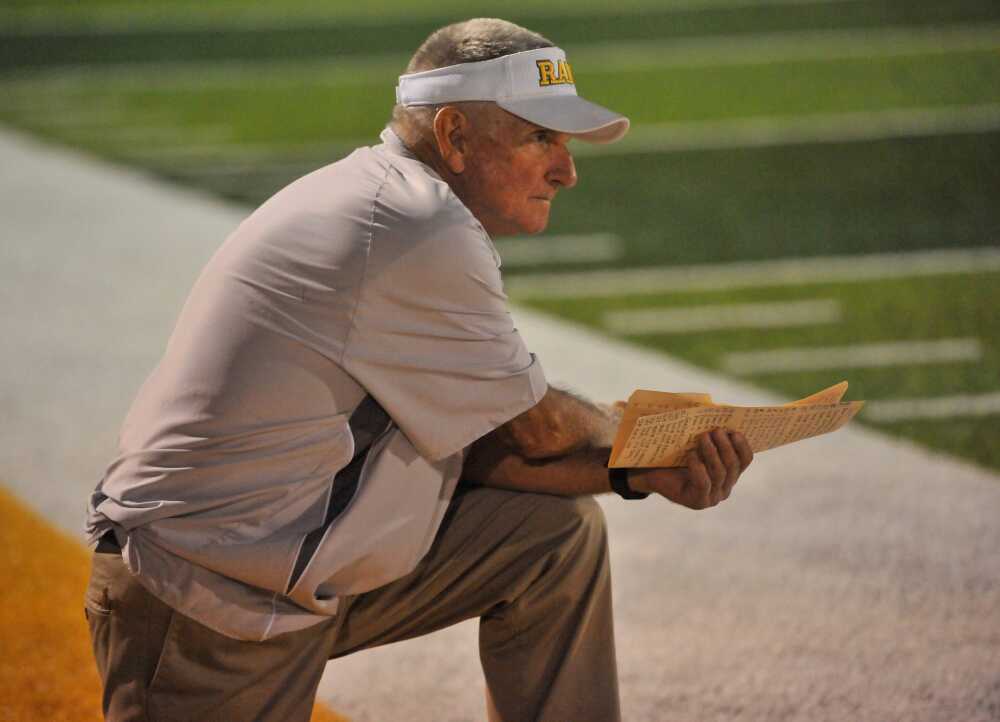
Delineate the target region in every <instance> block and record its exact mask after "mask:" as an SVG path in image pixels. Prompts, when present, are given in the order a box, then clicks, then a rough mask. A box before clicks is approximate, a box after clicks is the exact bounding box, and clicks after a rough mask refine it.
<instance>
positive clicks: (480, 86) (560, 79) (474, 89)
mask: <svg viewBox="0 0 1000 722" xmlns="http://www.w3.org/2000/svg"><path fill="white" fill-rule="evenodd" d="M469 100H480V101H482V100H490V101H493V102H494V103H496V104H497V105H499V106H500V107H501V108H503V109H504V110H506V111H508V112H509V113H513V114H514V115H516V116H517V117H519V118H523V119H524V120H527V121H530V122H532V123H534V124H536V125H540V126H542V127H543V128H549V129H551V130H555V131H558V132H560V133H569V134H570V135H572V136H573V137H575V138H579V139H580V140H586V141H590V142H591V143H613V142H614V141H616V140H618V139H619V138H621V137H622V136H623V135H625V131H627V130H628V125H629V122H628V118H626V117H625V116H624V115H619V114H618V113H614V112H612V111H610V110H608V109H607V108H602V107H601V106H600V105H597V104H595V103H591V102H590V101H588V100H584V99H583V98H581V97H579V96H578V95H577V94H576V84H575V81H574V79H573V70H572V68H571V67H570V65H569V63H567V62H566V53H565V52H563V51H562V50H561V49H559V48H539V49H538V50H525V51H524V52H521V53H513V54H511V55H504V56H501V57H499V58H494V59H493V60H483V61H481V62H478V63H461V64H459V65H449V66H448V67H446V68H435V69H434V70H425V71H423V72H421V73H410V74H409V75H401V76H399V85H397V86H396V102H397V103H399V104H400V105H404V106H407V107H409V106H414V105H441V104H444V103H458V102H462V101H469Z"/></svg>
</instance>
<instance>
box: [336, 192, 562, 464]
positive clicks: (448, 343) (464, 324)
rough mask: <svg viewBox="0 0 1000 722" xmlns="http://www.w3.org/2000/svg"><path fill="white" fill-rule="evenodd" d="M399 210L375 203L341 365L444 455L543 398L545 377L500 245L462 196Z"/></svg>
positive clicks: (419, 444)
mask: <svg viewBox="0 0 1000 722" xmlns="http://www.w3.org/2000/svg"><path fill="white" fill-rule="evenodd" d="M452 198H454V196H452ZM456 206H457V207H456ZM395 216H396V213H394V212H393V210H391V209H390V208H387V207H386V205H384V204H383V205H381V206H378V207H377V212H376V213H375V214H374V217H375V222H374V223H373V232H372V238H371V248H370V252H369V259H368V266H367V268H366V270H365V277H364V281H363V283H362V287H361V291H360V293H359V296H358V304H357V308H356V309H355V312H354V316H353V320H352V326H351V330H350V335H349V337H348V342H347V344H346V345H345V351H344V358H343V365H344V368H345V369H346V370H347V371H348V373H350V374H351V375H352V376H353V377H354V378H355V379H356V380H357V381H358V382H359V383H360V384H361V385H362V386H364V387H365V389H366V390H367V391H368V393H370V394H372V396H374V397H375V398H376V400H378V402H379V403H380V404H381V405H382V406H383V407H384V408H385V409H386V411H387V412H388V413H389V415H390V416H391V417H392V418H393V420H394V421H395V423H396V424H397V425H398V426H399V428H400V429H401V430H402V431H403V433H405V434H406V435H407V437H408V438H409V439H410V441H411V443H412V444H413V445H414V447H416V449H417V450H418V451H419V452H420V454H421V455H422V456H424V457H425V458H427V459H430V460H437V459H442V458H444V457H447V456H450V455H451V454H454V453H456V452H458V451H460V450H461V449H463V448H464V447H466V446H468V445H469V444H471V443H472V442H473V441H475V440H476V439H478V438H479V437H481V436H483V435H485V434H487V433H489V432H490V431H492V430H493V429H495V428H496V427H498V426H500V425H501V424H503V423H505V422H506V421H508V420H510V419H512V418H513V417H515V416H517V415H518V414H520V413H522V412H523V411H526V410H527V409H529V408H531V407H532V406H534V405H535V404H536V403H538V401H539V400H540V399H541V398H542V396H543V395H544V393H545V390H546V382H545V376H544V374H543V372H542V369H541V365H540V364H539V362H538V360H537V359H536V358H535V357H534V355H533V354H531V353H529V352H528V349H527V348H526V347H525V344H524V341H523V340H522V339H521V336H520V334H519V333H518V331H517V329H516V328H515V327H514V322H513V319H512V318H511V314H510V312H509V309H508V305H507V297H506V295H505V294H504V292H503V286H502V282H501V279H500V270H499V267H498V262H497V259H496V255H495V251H494V250H493V246H492V244H491V242H490V241H489V239H488V237H487V236H486V234H485V231H483V230H482V228H481V227H480V226H479V224H478V223H476V222H475V220H474V219H473V218H472V216H471V214H469V213H468V211H467V210H465V208H464V206H461V205H460V204H459V203H458V201H457V199H455V200H454V204H453V205H452V206H451V207H450V208H449V207H447V206H446V207H445V209H444V211H443V212H441V213H436V214H433V215H431V216H429V217H421V215H420V214H419V213H418V214H413V213H410V214H408V215H407V217H406V218H405V220H407V221H409V222H408V223H404V222H402V221H403V220H404V218H403V217H399V218H397V217H395Z"/></svg>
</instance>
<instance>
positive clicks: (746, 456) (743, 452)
mask: <svg viewBox="0 0 1000 722" xmlns="http://www.w3.org/2000/svg"><path fill="white" fill-rule="evenodd" d="M729 439H730V441H732V442H733V448H734V449H735V450H736V455H737V456H739V457H740V471H741V472H742V471H746V470H747V467H748V466H750V462H751V461H753V449H751V448H750V442H748V441H747V437H745V436H744V435H743V434H741V433H740V432H739V431H734V432H732V433H731V434H730V435H729Z"/></svg>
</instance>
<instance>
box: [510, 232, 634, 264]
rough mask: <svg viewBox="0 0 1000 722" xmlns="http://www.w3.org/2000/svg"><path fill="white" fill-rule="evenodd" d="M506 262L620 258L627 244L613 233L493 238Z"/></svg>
mask: <svg viewBox="0 0 1000 722" xmlns="http://www.w3.org/2000/svg"><path fill="white" fill-rule="evenodd" d="M494 245H495V246H496V249H497V253H499V254H500V259H501V260H502V262H503V265H504V266H508V267H509V266H531V265H542V264H548V263H597V262H609V261H617V260H619V259H620V258H621V257H622V256H623V255H624V253H625V244H624V242H623V241H622V239H621V238H620V237H619V236H617V235H615V234H614V233H593V234H588V235H583V236H579V235H553V236H538V237H517V238H505V239H501V240H497V241H495V242H494Z"/></svg>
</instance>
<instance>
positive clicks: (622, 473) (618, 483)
mask: <svg viewBox="0 0 1000 722" xmlns="http://www.w3.org/2000/svg"><path fill="white" fill-rule="evenodd" d="M608 479H609V480H610V481H611V488H612V489H614V491H615V493H616V494H618V496H620V497H621V498H622V499H645V498H646V497H647V496H649V494H648V493H647V494H643V493H642V492H639V491H633V490H632V487H630V486H629V485H628V469H608Z"/></svg>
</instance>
